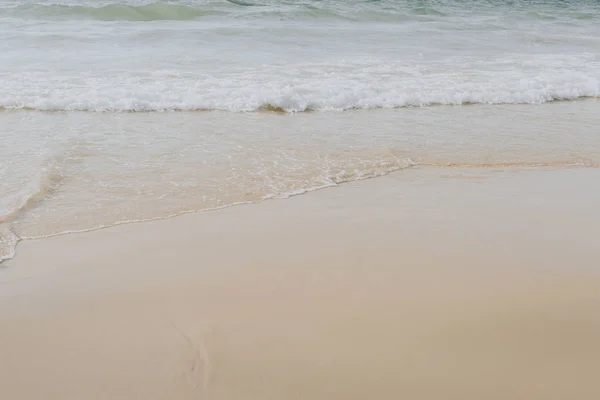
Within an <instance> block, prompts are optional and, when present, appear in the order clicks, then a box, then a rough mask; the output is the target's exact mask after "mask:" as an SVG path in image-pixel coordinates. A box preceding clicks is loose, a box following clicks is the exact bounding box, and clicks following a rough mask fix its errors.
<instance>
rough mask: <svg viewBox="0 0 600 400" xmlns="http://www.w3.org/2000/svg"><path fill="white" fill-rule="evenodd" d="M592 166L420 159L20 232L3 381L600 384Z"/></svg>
mask: <svg viewBox="0 0 600 400" xmlns="http://www.w3.org/2000/svg"><path fill="white" fill-rule="evenodd" d="M599 204H600V170H597V169H567V170H524V171H514V170H512V171H511V170H505V171H502V170H498V171H484V170H477V169H435V168H421V169H420V168H415V169H412V170H410V171H403V172H401V173H397V174H394V175H390V176H387V177H384V178H380V179H374V180H370V181H363V182H358V183H352V184H347V185H343V186H341V187H338V188H334V189H328V190H323V191H319V192H315V193H310V194H307V195H304V196H299V197H295V198H292V199H287V200H273V201H266V202H263V203H260V204H254V205H248V206H239V207H233V208H229V209H224V210H219V211H214V212H206V213H197V214H190V215H185V216H181V217H177V218H173V219H169V220H162V221H156V222H151V223H143V224H134V225H125V226H120V227H116V228H110V229H105V230H100V231H95V232H90V233H85V234H75V235H65V236H60V237H54V238H50V239H44V240H37V241H30V242H23V243H22V244H21V245H20V247H19V249H18V251H19V254H18V256H17V257H16V258H15V259H14V260H12V261H10V262H9V263H6V264H4V265H2V267H1V269H0V324H1V329H0V399H3V400H4V399H7V400H9V399H10V400H20V399H44V400H50V399H61V400H62V399H86V400H88V399H110V400H114V399H215V400H219V399H227V400H237V399H239V400H254V399H257V400H258V399H260V400H270V399H294V398H298V399H310V400H320V399H323V400H325V399H327V400H335V399H344V400H348V399H411V400H420V399H436V400H437V399H445V400H450V399H457V400H459V399H460V400H469V399H474V400H475V399H477V400H482V399H486V400H493V399H502V400H507V399H527V400H532V399H544V400H550V399H561V400H562V399H581V400H583V399H586V400H587V399H598V398H600V381H598V373H599V371H600V268H599V267H600V243H599V241H600V211H599V206H598V205H599Z"/></svg>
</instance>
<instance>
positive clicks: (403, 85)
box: [0, 54, 600, 112]
mask: <svg viewBox="0 0 600 400" xmlns="http://www.w3.org/2000/svg"><path fill="white" fill-rule="evenodd" d="M4 75H6V74H4ZM139 75H140V74H135V73H131V72H124V71H121V72H117V73H115V74H114V75H113V76H81V77H77V76H62V75H58V76H49V77H48V76H47V75H46V74H43V73H27V74H23V75H21V77H20V79H15V76H20V75H19V74H10V76H2V75H1V73H0V86H1V87H2V88H3V92H2V93H1V94H0V107H4V108H8V109H20V108H26V109H35V110H44V111H65V110H66V111H73V110H78V111H165V110H228V111H236V112H240V111H256V110H261V109H276V110H281V111H286V112H298V111H333V110H338V111H339V110H347V109H370V108H395V107H415V106H416V107H419V106H430V105H464V104H473V103H475V104H476V103H481V104H540V103H546V102H551V101H555V100H575V99H580V98H586V97H599V96H600V60H599V59H598V57H597V56H595V55H593V54H584V55H580V56H576V57H575V56H569V57H565V56H545V57H541V56H537V57H526V56H519V57H504V58H503V59H497V60H490V61H486V62H485V63H482V62H481V61H479V60H475V61H474V60H468V59H460V58H459V59H451V60H444V63H441V62H439V63H437V64H431V65H425V64H423V63H420V64H419V63H418V62H415V64H413V65H411V64H410V63H407V62H401V63H400V62H389V61H387V62H386V61H385V60H370V61H368V62H355V63H353V62H339V63H333V64H320V65H314V64H304V65H302V64H301V65H293V66H286V67H285V68H262V69H260V70H257V69H249V70H243V71H241V72H235V73H233V72H232V73H228V74H227V75H226V76H224V75H223V74H220V73H219V72H215V74H214V75H209V74H189V73H188V74H186V73H181V74H178V75H177V76H173V74H172V73H171V72H170V71H148V72H144V73H142V74H141V75H144V76H139ZM147 75H151V76H147Z"/></svg>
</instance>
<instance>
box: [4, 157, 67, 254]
mask: <svg viewBox="0 0 600 400" xmlns="http://www.w3.org/2000/svg"><path fill="white" fill-rule="evenodd" d="M56 161H57V160H51V163H50V164H49V165H48V167H47V168H45V169H43V170H42V171H41V172H40V173H39V174H38V175H37V176H35V177H34V178H33V179H32V180H31V181H30V182H29V183H28V184H26V185H25V186H24V187H23V188H21V190H19V191H18V192H17V193H14V194H13V195H12V196H9V197H7V198H4V199H2V202H1V203H0V263H1V262H2V261H4V260H7V259H10V258H12V257H14V255H15V248H16V246H17V243H18V242H19V240H20V238H19V236H18V235H17V234H16V233H15V232H14V231H13V230H12V228H11V226H10V221H11V220H12V219H14V218H16V217H17V216H18V215H19V213H21V212H23V211H25V210H26V209H27V208H29V207H31V206H32V205H34V204H35V203H37V202H38V201H39V200H40V199H42V198H43V197H44V196H45V195H46V194H48V193H49V192H51V191H52V190H54V189H55V188H56V186H57V185H58V184H59V183H60V181H61V180H62V178H63V177H62V176H61V175H60V174H59V172H58V170H57V165H56V163H55V162H56Z"/></svg>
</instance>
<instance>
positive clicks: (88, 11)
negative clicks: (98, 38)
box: [5, 2, 216, 21]
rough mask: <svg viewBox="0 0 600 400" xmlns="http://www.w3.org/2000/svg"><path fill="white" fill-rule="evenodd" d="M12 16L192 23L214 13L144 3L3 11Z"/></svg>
mask: <svg viewBox="0 0 600 400" xmlns="http://www.w3.org/2000/svg"><path fill="white" fill-rule="evenodd" d="M5 11H9V12H10V14H12V15H13V16H18V15H23V16H33V17H40V18H66V19H69V18H76V19H77V18H89V19H96V20H101V21H161V20H176V21H185V20H193V19H197V18H199V17H202V16H205V15H209V14H214V13H215V12H216V10H211V9H203V8H197V7H192V6H188V5H183V4H174V3H159V2H156V3H148V4H142V5H130V4H105V5H100V6H90V5H74V4H24V5H20V6H17V7H13V8H11V9H8V10H7V9H5Z"/></svg>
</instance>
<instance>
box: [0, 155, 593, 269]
mask: <svg viewBox="0 0 600 400" xmlns="http://www.w3.org/2000/svg"><path fill="white" fill-rule="evenodd" d="M407 163H409V164H410V165H408V166H406V167H402V168H399V169H397V170H393V171H390V172H384V173H382V174H380V175H375V176H367V177H360V178H357V179H350V180H343V181H340V182H332V183H331V185H324V186H319V187H314V188H308V189H303V190H300V191H298V192H292V193H285V194H281V195H277V194H269V195H267V196H265V197H263V198H262V199H260V200H256V201H247V202H238V203H232V204H225V205H222V206H217V207H213V208H205V209H194V210H184V211H181V212H177V213H174V214H170V215H166V216H157V217H150V218H147V219H140V220H130V221H120V222H116V223H113V224H112V225H101V226H95V227H92V228H87V229H82V230H74V231H65V232H58V233H53V234H49V235H42V236H33V237H28V236H18V235H16V234H15V237H16V246H15V248H14V252H13V254H12V255H9V256H8V257H7V258H4V259H0V268H1V267H2V266H3V264H7V263H9V262H10V260H12V259H14V258H15V257H16V255H17V252H16V248H17V246H18V244H19V243H21V242H24V241H28V242H29V241H37V240H43V239H49V238H53V237H58V236H64V235H77V234H82V233H88V232H95V231H98V230H103V229H111V228H115V227H118V226H121V225H130V224H144V223H148V222H154V221H160V220H166V219H171V218H177V217H181V216H184V215H188V214H196V213H205V212H213V211H219V210H222V209H227V208H230V207H237V206H248V205H252V204H260V203H262V202H265V201H270V200H286V199H290V198H293V197H296V196H303V195H307V194H310V193H313V192H317V191H320V190H325V189H334V188H337V187H339V186H341V185H346V184H352V183H356V182H361V181H367V180H371V179H378V178H382V177H386V176H388V175H391V174H397V173H402V171H405V170H408V169H411V168H415V167H416V168H430V169H441V168H453V169H459V170H460V169H467V170H468V169H475V170H488V171H493V170H497V169H511V170H512V171H515V172H527V171H540V172H543V171H545V172H547V171H553V170H566V169H598V168H600V165H599V164H597V163H594V162H589V163H585V162H582V163H562V162H548V163H536V162H532V163H522V162H516V163H515V162H512V163H511V162H508V163H491V164H481V165H470V164H431V163H430V164H427V163H424V164H421V163H418V162H412V160H407ZM13 234H14V233H13Z"/></svg>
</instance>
